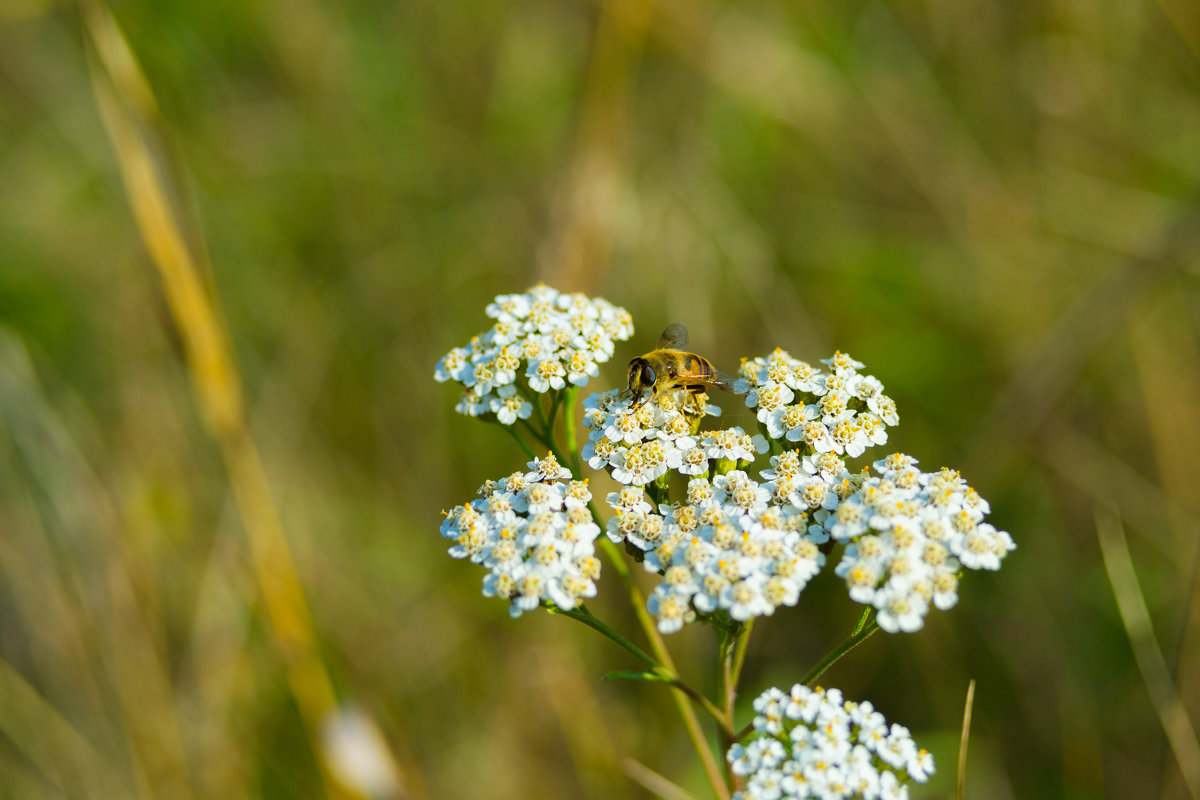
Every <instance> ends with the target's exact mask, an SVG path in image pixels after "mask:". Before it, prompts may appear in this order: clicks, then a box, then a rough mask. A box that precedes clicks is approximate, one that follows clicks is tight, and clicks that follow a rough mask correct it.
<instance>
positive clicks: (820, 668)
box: [800, 608, 879, 688]
mask: <svg viewBox="0 0 1200 800" xmlns="http://www.w3.org/2000/svg"><path fill="white" fill-rule="evenodd" d="M873 610H874V609H871V608H868V609H867V611H866V612H864V613H863V617H866V616H867V614H868V612H871V611H873ZM877 630H879V625H878V624H876V622H875V617H874V615H871V617H870V619H869V620H867V621H864V619H863V618H862V617H860V618H859V621H858V624H857V625H855V626H854V631H853V632H852V633H851V634H850V635H849V636H847V637H846V639H845V641H843V642H842V643H841V644H839V645H838V646H837V647H835V648H834V649H833V651H832V652H830V653H829V655H827V656H825V657H824V658H823V659H821V662H820V663H819V664H817V665H816V666H815V667H813V668H812V670H810V671H809V673H808V674H807V675H805V676H804V678H803V679H802V680H801V681H800V682H801V683H802V684H804V685H805V686H808V687H810V688H811V687H812V685H813V684H814V683H815V682H816V680H817V678H819V677H821V674H822V673H823V672H825V670H827V669H829V668H830V667H832V666H833V665H834V663H836V662H837V660H838V659H840V658H841V657H842V656H844V655H846V653H849V652H850V651H851V650H853V649H854V648H856V647H858V646H859V645H860V644H862V643H863V642H865V641H866V640H867V639H868V638H870V636H871V634H873V633H875V631H877Z"/></svg>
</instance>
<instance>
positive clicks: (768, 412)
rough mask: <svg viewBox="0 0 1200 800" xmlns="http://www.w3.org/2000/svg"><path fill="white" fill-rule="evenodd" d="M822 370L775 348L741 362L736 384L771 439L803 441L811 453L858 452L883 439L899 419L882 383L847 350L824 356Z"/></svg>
mask: <svg viewBox="0 0 1200 800" xmlns="http://www.w3.org/2000/svg"><path fill="white" fill-rule="evenodd" d="M821 363H822V364H825V365H826V366H828V368H829V371H828V372H825V371H822V370H821V369H819V368H817V367H813V366H811V365H810V364H808V363H806V362H804V361H800V360H798V359H795V358H793V357H792V356H791V355H789V354H788V353H787V351H785V350H782V349H778V348H776V350H775V351H774V352H773V353H771V354H770V355H768V356H764V357H761V358H755V359H751V360H748V361H743V362H742V366H741V369H739V370H738V377H739V380H738V383H737V388H738V389H739V390H740V391H743V392H745V393H746V405H747V406H749V407H750V408H755V409H757V411H756V416H757V417H758V421H759V422H760V423H762V425H763V427H764V428H765V429H766V431H767V433H768V435H769V436H770V437H771V438H772V439H786V440H787V441H789V442H801V443H803V444H806V445H807V446H808V447H809V448H811V449H812V451H813V452H815V453H828V452H833V453H838V454H839V455H841V454H845V455H847V456H851V457H855V456H860V455H862V454H863V452H864V451H865V450H866V449H867V448H868V447H872V446H874V445H877V444H886V443H887V438H888V437H887V428H888V427H889V426H893V425H896V424H898V423H899V422H900V417H899V416H898V415H897V414H896V403H895V401H893V400H892V399H891V398H890V397H888V396H887V395H885V394H884V393H883V384H882V383H880V382H879V381H878V380H877V379H876V378H874V377H873V376H871V375H862V374H860V373H859V372H858V370H859V369H861V368H862V366H863V365H862V364H861V363H859V362H858V361H855V360H854V359H853V358H851V357H850V356H848V355H846V354H845V353H834V354H833V357H832V358H827V359H823V360H822V361H821Z"/></svg>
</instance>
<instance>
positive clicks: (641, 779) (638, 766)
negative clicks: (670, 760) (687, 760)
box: [621, 758, 696, 800]
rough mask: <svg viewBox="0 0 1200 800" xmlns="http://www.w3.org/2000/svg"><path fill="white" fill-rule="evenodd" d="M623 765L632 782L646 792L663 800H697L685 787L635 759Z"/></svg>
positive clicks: (627, 760) (629, 759)
mask: <svg viewBox="0 0 1200 800" xmlns="http://www.w3.org/2000/svg"><path fill="white" fill-rule="evenodd" d="M621 763H622V764H623V765H624V767H625V774H626V775H628V776H629V779H630V780H632V781H636V782H637V783H638V784H639V785H640V786H642V787H643V788H644V789H646V791H648V792H653V793H654V795H655V796H656V797H661V798H662V800H696V798H695V797H693V796H692V795H690V794H688V792H687V791H686V790H684V788H683V787H681V786H679V785H677V784H675V783H672V782H671V781H669V780H667V779H666V778H664V777H663V776H662V775H659V774H658V773H657V772H655V771H654V770H652V769H650V768H649V767H647V766H646V765H645V764H643V763H642V762H640V761H638V760H637V759H635V758H627V759H625V760H624V761H623V762H621Z"/></svg>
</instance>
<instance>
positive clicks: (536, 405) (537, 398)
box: [516, 383, 553, 442]
mask: <svg viewBox="0 0 1200 800" xmlns="http://www.w3.org/2000/svg"><path fill="white" fill-rule="evenodd" d="M516 387H517V390H518V391H519V392H520V393H521V394H522V395H524V396H525V399H526V400H528V401H529V405H531V406H533V413H534V414H536V415H537V421H538V424H539V425H541V426H542V430H541V431H540V432H539V431H535V430H533V426H532V425H529V423H526V425H529V431H530V433H532V434H533V435H534V436H536V437H537V438H538V439H540V440H542V441H543V442H545V441H546V440H547V439H550V438H553V437H551V436H550V428H549V427H548V426H547V425H546V412H545V411H543V410H542V396H541V395H540V394H538V393H537V392H535V391H533V390H532V389H530V388H529V387H527V386H524V385H522V384H520V383H517V384H516Z"/></svg>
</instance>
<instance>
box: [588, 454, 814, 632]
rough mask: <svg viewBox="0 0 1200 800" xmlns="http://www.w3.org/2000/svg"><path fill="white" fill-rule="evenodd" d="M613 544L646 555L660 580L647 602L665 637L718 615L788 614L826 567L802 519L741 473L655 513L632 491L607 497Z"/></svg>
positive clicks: (696, 483) (701, 486) (697, 485)
mask: <svg viewBox="0 0 1200 800" xmlns="http://www.w3.org/2000/svg"><path fill="white" fill-rule="evenodd" d="M607 500H608V504H609V506H611V507H612V508H613V510H614V512H615V513H614V515H613V516H612V517H611V518H610V519H609V522H608V535H609V538H610V539H612V540H613V541H616V542H620V541H624V542H628V543H629V544H632V545H633V546H634V547H637V548H638V549H639V550H641V551H642V552H643V553H645V560H644V561H643V564H644V566H645V567H646V569H647V570H649V571H651V572H654V573H657V574H659V575H661V576H662V582H661V583H660V584H659V585H658V586H656V587H655V588H654V591H653V592H652V593H651V595H650V598H649V605H648V608H649V611H650V613H651V614H652V615H653V616H654V617H655V618H656V619H657V620H658V629H659V630H660V631H662V632H663V633H671V632H673V631H677V630H679V629H680V628H681V627H683V624H684V623H685V622H688V621H691V620H693V619H695V618H696V612H697V611H698V612H700V613H704V614H709V613H712V612H715V611H717V610H719V609H724V610H725V611H728V612H729V615H730V616H731V617H733V618H734V619H736V620H741V621H745V620H748V619H751V618H753V617H759V616H766V615H769V614H772V613H774V611H775V609H776V608H778V607H779V606H781V605H787V606H793V605H795V604H796V602H797V601H798V600H799V598H800V591H801V590H802V589H803V588H804V587H805V585H807V583H808V582H809V580H811V579H812V577H813V576H814V575H816V574H817V572H818V571H819V570H820V569H821V567H822V566H823V565H824V564H825V555H824V554H823V553H821V551H820V550H819V549H818V548H817V544H816V542H815V541H814V539H813V537H812V536H811V535H809V533H808V531H807V523H808V513H807V512H805V511H804V510H802V509H800V508H797V507H796V506H794V505H791V504H786V503H785V504H780V503H777V502H775V500H774V498H773V497H772V494H771V492H770V490H768V489H767V488H765V487H764V486H762V485H760V484H759V483H758V482H756V481H754V480H753V479H751V478H750V477H749V476H747V475H746V473H745V472H741V471H739V470H734V471H731V472H729V473H727V474H724V475H717V476H716V477H714V478H713V479H712V481H711V482H710V481H709V480H708V479H707V478H693V479H692V480H691V481H690V482H689V483H688V495H687V502H686V503H681V504H677V505H666V504H663V505H661V506H660V507H659V508H658V509H657V510H655V509H654V508H652V506H651V505H650V503H649V502H648V501H647V500H646V496H645V493H644V492H643V491H642V490H641V489H640V488H638V487H635V486H627V487H625V488H624V489H622V490H621V491H620V492H613V493H611V494H610V495H608V498H607Z"/></svg>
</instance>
